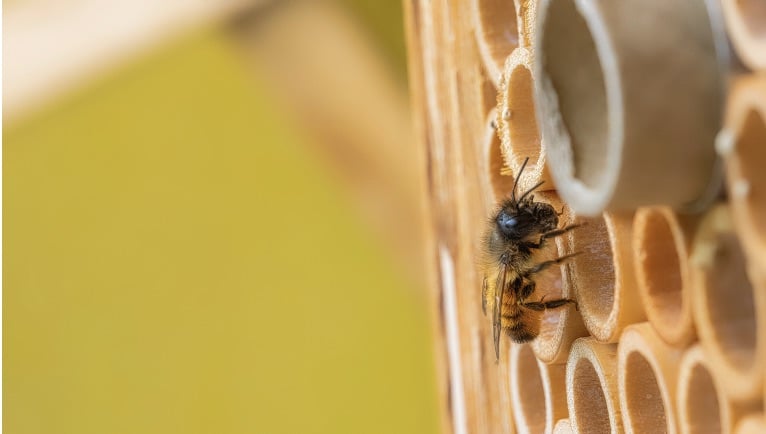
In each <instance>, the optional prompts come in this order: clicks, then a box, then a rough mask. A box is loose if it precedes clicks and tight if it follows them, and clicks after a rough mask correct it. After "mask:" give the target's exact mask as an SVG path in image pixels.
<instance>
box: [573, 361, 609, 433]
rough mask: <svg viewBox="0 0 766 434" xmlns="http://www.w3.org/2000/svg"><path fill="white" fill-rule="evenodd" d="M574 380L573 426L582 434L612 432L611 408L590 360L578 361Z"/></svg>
mask: <svg viewBox="0 0 766 434" xmlns="http://www.w3.org/2000/svg"><path fill="white" fill-rule="evenodd" d="M576 363H577V365H576V366H575V370H574V376H573V377H574V378H573V379H572V382H573V384H572V388H573V389H574V390H575V391H576V392H577V393H575V396H574V397H573V400H574V410H575V414H574V415H570V416H571V417H572V418H573V420H572V422H573V425H575V426H576V427H577V431H578V432H581V433H608V432H612V424H611V422H610V418H609V407H608V406H607V404H606V396H605V395H604V390H603V388H602V385H601V382H600V381H599V378H598V373H597V372H596V369H595V368H594V367H593V365H592V364H591V362H590V361H589V360H588V359H579V360H577V362H576Z"/></svg>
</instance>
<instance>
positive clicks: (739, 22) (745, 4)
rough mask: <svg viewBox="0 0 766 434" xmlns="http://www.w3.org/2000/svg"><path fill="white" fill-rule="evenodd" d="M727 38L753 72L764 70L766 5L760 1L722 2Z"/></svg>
mask: <svg viewBox="0 0 766 434" xmlns="http://www.w3.org/2000/svg"><path fill="white" fill-rule="evenodd" d="M721 3H722V4H723V11H724V16H725V17H726V26H727V30H728V31H729V37H730V38H731V41H732V42H733V44H734V48H735V49H736V50H737V54H739V57H740V58H741V59H742V61H743V62H744V63H745V64H746V65H747V66H748V67H749V68H750V69H753V70H761V71H762V70H766V3H764V2H763V1H762V0H722V2H721Z"/></svg>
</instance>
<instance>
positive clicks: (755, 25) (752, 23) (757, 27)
mask: <svg viewBox="0 0 766 434" xmlns="http://www.w3.org/2000/svg"><path fill="white" fill-rule="evenodd" d="M737 10H738V12H739V16H740V17H741V18H742V22H743V23H744V24H745V27H747V31H748V32H750V34H751V35H753V36H754V37H756V38H762V37H766V3H765V2H764V1H763V0H737Z"/></svg>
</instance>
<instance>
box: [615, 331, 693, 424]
mask: <svg viewBox="0 0 766 434" xmlns="http://www.w3.org/2000/svg"><path fill="white" fill-rule="evenodd" d="M681 355H682V352H681V350H679V349H675V348H673V347H671V346H669V345H668V344H666V343H665V342H664V341H663V340H662V339H661V338H660V337H659V335H658V334H657V333H656V332H655V331H654V329H653V328H652V326H651V325H650V324H649V323H641V324H635V325H632V326H630V327H628V328H626V329H625V331H624V332H623V334H622V337H621V338H620V343H619V345H618V348H617V379H618V385H619V394H620V409H621V411H622V421H623V424H624V426H625V432H627V433H629V434H630V433H637V434H641V433H675V432H676V430H677V425H676V418H675V401H674V400H675V395H676V393H675V390H676V376H677V373H678V362H679V361H680V360H681Z"/></svg>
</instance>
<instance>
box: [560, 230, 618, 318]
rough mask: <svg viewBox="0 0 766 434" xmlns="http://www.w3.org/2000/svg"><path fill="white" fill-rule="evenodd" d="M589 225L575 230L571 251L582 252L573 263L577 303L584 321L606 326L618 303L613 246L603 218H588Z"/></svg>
mask: <svg viewBox="0 0 766 434" xmlns="http://www.w3.org/2000/svg"><path fill="white" fill-rule="evenodd" d="M587 223H588V224H587V225H584V226H582V227H579V228H577V229H575V230H574V231H572V241H573V246H572V251H573V252H582V254H581V255H578V256H576V257H575V258H574V260H573V261H572V264H571V266H572V268H573V275H574V279H575V281H576V282H577V286H576V287H577V302H578V303H579V304H580V309H581V310H582V312H583V318H585V317H591V318H595V319H596V320H597V321H598V322H599V323H606V322H607V320H608V319H609V317H610V315H611V314H612V310H613V309H614V301H615V299H614V297H615V294H614V291H615V287H614V285H615V273H614V263H613V261H612V246H611V243H610V240H609V232H608V231H607V227H606V221H605V220H604V218H603V217H599V218H595V219H589V220H587Z"/></svg>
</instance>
